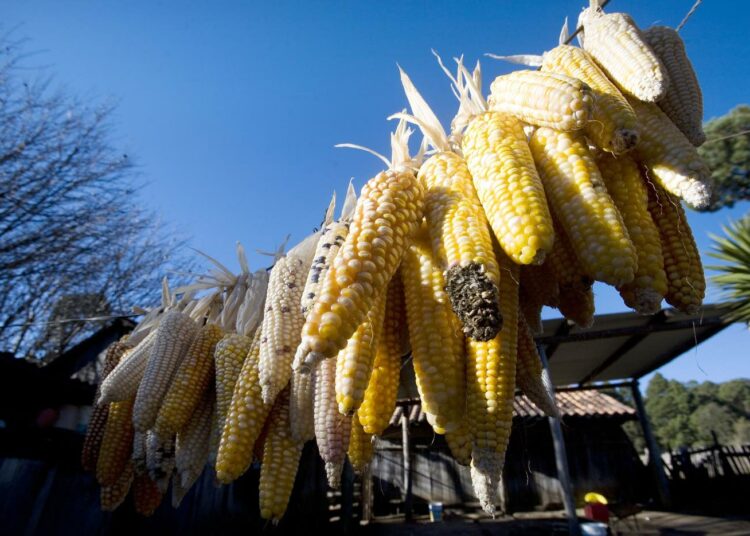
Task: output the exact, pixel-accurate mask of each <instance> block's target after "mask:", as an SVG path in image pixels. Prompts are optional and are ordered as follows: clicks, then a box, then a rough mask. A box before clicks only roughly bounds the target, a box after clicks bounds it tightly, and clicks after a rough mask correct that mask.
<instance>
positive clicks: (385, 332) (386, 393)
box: [357, 270, 409, 435]
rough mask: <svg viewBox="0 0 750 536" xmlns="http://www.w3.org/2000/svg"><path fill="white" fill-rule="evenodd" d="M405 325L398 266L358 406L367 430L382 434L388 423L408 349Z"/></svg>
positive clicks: (369, 432)
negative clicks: (369, 370) (362, 395)
mask: <svg viewBox="0 0 750 536" xmlns="http://www.w3.org/2000/svg"><path fill="white" fill-rule="evenodd" d="M406 325H407V320H406V303H405V299H404V286H403V284H402V282H401V271H400V270H399V271H398V272H396V275H394V276H393V279H391V282H390V283H389V284H388V293H387V296H386V303H385V318H384V321H383V329H382V331H381V335H380V340H379V341H378V345H377V348H376V353H375V362H374V363H373V367H372V374H371V375H370V381H369V382H368V384H367V390H366V391H365V397H364V400H363V401H362V404H361V405H360V406H359V409H358V410H357V417H358V419H359V421H360V423H361V424H362V428H363V429H364V431H365V432H366V433H368V434H373V435H380V434H382V433H383V431H384V430H385V429H386V428H387V427H388V423H389V421H390V419H391V416H392V415H393V410H394V409H395V407H396V395H397V393H398V381H399V373H400V372H401V357H402V356H403V355H406V354H407V353H408V352H409V349H408V346H409V344H408V341H407V342H406V343H404V342H403V341H402V339H403V338H404V331H405V329H404V328H406ZM406 337H408V333H406Z"/></svg>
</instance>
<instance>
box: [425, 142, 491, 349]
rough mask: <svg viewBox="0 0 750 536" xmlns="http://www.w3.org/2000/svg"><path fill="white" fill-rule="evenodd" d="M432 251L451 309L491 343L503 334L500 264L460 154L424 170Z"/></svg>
mask: <svg viewBox="0 0 750 536" xmlns="http://www.w3.org/2000/svg"><path fill="white" fill-rule="evenodd" d="M419 179H420V180H421V181H422V182H423V183H424V185H425V217H426V219H427V223H428V227H429V231H430V240H431V242H432V249H433V251H434V252H435V254H436V258H437V260H438V262H439V263H440V265H441V266H442V267H443V268H444V269H447V272H446V282H447V290H448V296H449V297H450V300H451V306H452V307H453V310H454V311H455V313H456V315H457V316H458V318H459V319H460V321H461V324H462V326H463V329H464V333H465V334H466V336H467V337H473V338H475V339H477V340H489V339H491V338H493V337H494V336H495V335H496V334H497V332H498V331H499V330H500V325H501V323H502V319H501V318H500V316H499V314H498V296H497V285H498V284H499V282H500V276H499V274H498V268H497V261H496V260H495V256H494V253H493V251H492V236H491V234H490V228H489V226H488V223H487V218H486V216H485V214H484V210H483V209H482V205H481V204H480V202H479V198H478V197H477V193H476V190H475V188H474V184H473V182H472V178H471V174H470V173H469V168H468V167H467V166H466V162H465V161H464V159H463V158H462V157H460V156H459V155H457V154H455V153H450V152H441V153H438V154H436V155H434V156H432V157H431V158H430V159H429V160H427V162H425V163H424V164H423V165H422V167H421V168H420V170H419Z"/></svg>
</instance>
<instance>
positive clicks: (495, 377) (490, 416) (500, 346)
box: [466, 254, 519, 514]
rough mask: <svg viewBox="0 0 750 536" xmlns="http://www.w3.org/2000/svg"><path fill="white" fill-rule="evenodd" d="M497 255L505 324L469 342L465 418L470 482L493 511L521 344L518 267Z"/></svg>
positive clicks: (483, 505)
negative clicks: (470, 444)
mask: <svg viewBox="0 0 750 536" xmlns="http://www.w3.org/2000/svg"><path fill="white" fill-rule="evenodd" d="M501 255H502V254H501ZM498 260H499V262H500V312H501V313H502V315H503V319H504V321H503V328H502V329H501V330H500V333H499V334H498V336H497V337H495V338H494V339H493V340H491V341H487V342H479V341H473V340H471V339H467V341H466V361H467V362H466V385H467V391H466V409H467V415H466V417H467V419H466V420H467V421H468V423H469V430H470V432H471V436H472V438H473V440H474V443H473V447H472V452H471V481H472V484H473V486H474V492H475V494H476V495H477V498H479V502H480V504H481V505H482V508H483V509H484V510H485V511H486V512H487V513H489V514H493V513H494V511H495V501H496V496H495V495H496V489H497V486H498V484H499V481H500V477H501V474H502V469H503V463H504V460H505V449H506V448H507V445H508V439H509V437H510V430H511V425H512V421H513V398H514V395H515V386H516V353H517V343H518V333H517V332H518V287H519V285H518V279H519V267H518V266H517V265H515V264H513V263H512V262H511V261H510V259H508V258H507V257H505V256H504V255H502V256H501V257H500V258H499V259H498Z"/></svg>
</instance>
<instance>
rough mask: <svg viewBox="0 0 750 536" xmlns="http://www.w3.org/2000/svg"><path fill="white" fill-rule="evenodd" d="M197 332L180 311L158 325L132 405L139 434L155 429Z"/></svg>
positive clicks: (134, 421)
mask: <svg viewBox="0 0 750 536" xmlns="http://www.w3.org/2000/svg"><path fill="white" fill-rule="evenodd" d="M197 333H198V325H197V324H196V323H195V321H194V320H193V319H192V318H190V317H189V316H188V315H186V314H185V313H182V312H179V311H169V312H168V313H166V314H165V315H164V318H163V319H162V320H161V322H159V327H158V328H157V334H156V340H155V341H154V347H153V349H152V351H151V355H150V356H149V358H148V363H147V364H146V370H145V371H144V373H143V379H142V380H141V384H140V385H139V386H138V394H137V395H136V397H135V406H133V426H135V429H136V430H138V431H139V432H145V431H146V430H149V429H151V428H152V427H153V425H154V422H155V421H156V415H157V414H158V412H159V408H160V407H161V403H162V400H163V399H164V395H166V394H167V390H168V389H169V385H170V383H171V382H172V378H173V377H174V374H175V371H176V370H177V367H179V365H180V363H181V362H182V360H183V358H184V357H185V355H186V354H187V351H188V349H189V348H190V345H191V344H192V342H193V339H194V338H195V336H196V334H197Z"/></svg>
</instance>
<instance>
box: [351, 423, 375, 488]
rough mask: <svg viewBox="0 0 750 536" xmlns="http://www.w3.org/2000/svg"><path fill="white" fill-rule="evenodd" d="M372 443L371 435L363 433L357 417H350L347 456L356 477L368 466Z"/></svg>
mask: <svg viewBox="0 0 750 536" xmlns="http://www.w3.org/2000/svg"><path fill="white" fill-rule="evenodd" d="M372 441H373V437H372V435H371V434H368V433H367V432H365V431H364V429H363V428H362V424H361V423H360V422H359V417H357V415H356V414H355V415H354V416H353V417H352V432H351V437H350V438H349V450H348V451H347V455H348V456H349V461H350V462H351V464H352V468H353V469H354V472H355V473H357V474H358V475H362V474H365V473H366V472H367V468H368V467H369V466H370V462H371V461H372V457H373V455H374V451H373V446H372Z"/></svg>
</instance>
